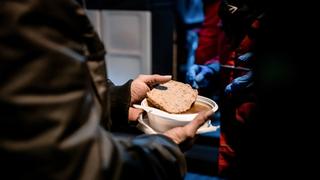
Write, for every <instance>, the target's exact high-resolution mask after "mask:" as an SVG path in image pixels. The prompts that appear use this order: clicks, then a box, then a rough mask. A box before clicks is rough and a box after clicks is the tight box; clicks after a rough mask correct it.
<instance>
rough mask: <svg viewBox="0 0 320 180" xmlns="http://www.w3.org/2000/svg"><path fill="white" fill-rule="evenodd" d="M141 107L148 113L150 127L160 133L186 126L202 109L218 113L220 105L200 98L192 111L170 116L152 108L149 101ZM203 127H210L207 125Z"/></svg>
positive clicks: (145, 101)
mask: <svg viewBox="0 0 320 180" xmlns="http://www.w3.org/2000/svg"><path fill="white" fill-rule="evenodd" d="M141 106H142V107H143V108H144V109H145V110H146V111H147V116H148V120H149V125H150V126H151V127H152V128H153V129H154V130H156V131H158V132H165V131H167V130H169V129H172V128H174V127H178V126H184V125H186V124H188V123H189V122H190V121H192V120H193V119H194V118H195V117H196V116H197V115H198V112H199V110H200V109H206V110H210V109H211V110H212V111H213V112H216V111H217V110H218V105H217V104H216V103H215V102H214V101H213V100H211V99H209V98H206V97H203V96H198V97H197V99H196V102H195V104H194V105H193V107H192V108H191V111H195V112H186V113H184V114H170V113H167V112H165V111H162V110H160V109H157V108H153V107H150V106H149V105H148V101H147V99H144V100H143V101H142V102H141ZM203 126H208V125H207V124H206V123H205V124H204V125H203Z"/></svg>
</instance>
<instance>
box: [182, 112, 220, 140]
mask: <svg viewBox="0 0 320 180" xmlns="http://www.w3.org/2000/svg"><path fill="white" fill-rule="evenodd" d="M213 113H214V112H213V111H212V110H209V111H202V112H200V113H199V114H198V116H196V117H195V119H194V120H193V121H191V122H190V123H189V124H187V125H186V126H185V128H186V131H187V132H189V133H191V134H195V133H196V132H197V130H198V129H199V128H200V127H201V126H202V125H203V124H204V123H205V122H206V121H207V120H209V119H210V117H211V116H212V115H213Z"/></svg>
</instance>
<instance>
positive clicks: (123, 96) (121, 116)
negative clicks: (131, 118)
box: [109, 80, 132, 130]
mask: <svg viewBox="0 0 320 180" xmlns="http://www.w3.org/2000/svg"><path fill="white" fill-rule="evenodd" d="M131 83H132V80H129V81H128V82H126V83H125V84H124V85H122V86H113V87H112V88H110V94H109V95H110V96H109V97H110V99H111V101H110V110H111V111H110V117H111V120H112V127H111V130H117V129H121V127H122V126H128V111H129V107H130V100H131V91H130V87H131Z"/></svg>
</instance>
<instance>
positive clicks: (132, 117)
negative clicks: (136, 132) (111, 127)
mask: <svg viewBox="0 0 320 180" xmlns="http://www.w3.org/2000/svg"><path fill="white" fill-rule="evenodd" d="M141 113H143V110H142V109H136V108H132V107H130V108H129V113H128V119H129V121H137V120H138V118H139V116H140V114H141Z"/></svg>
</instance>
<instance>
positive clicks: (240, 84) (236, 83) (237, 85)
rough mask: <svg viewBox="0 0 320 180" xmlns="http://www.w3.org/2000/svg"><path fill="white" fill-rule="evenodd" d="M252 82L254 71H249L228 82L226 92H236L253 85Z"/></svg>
mask: <svg viewBox="0 0 320 180" xmlns="http://www.w3.org/2000/svg"><path fill="white" fill-rule="evenodd" d="M252 84H253V81H252V72H251V71H249V72H248V73H247V74H245V75H243V76H240V77H237V78H235V79H234V80H233V81H232V82H231V83H230V84H228V85H227V86H226V88H225V92H226V93H227V94H229V93H235V92H237V91H239V90H241V89H245V88H248V87H250V86H252Z"/></svg>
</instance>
